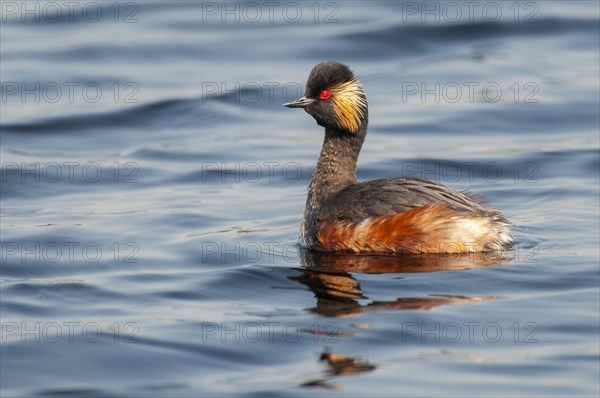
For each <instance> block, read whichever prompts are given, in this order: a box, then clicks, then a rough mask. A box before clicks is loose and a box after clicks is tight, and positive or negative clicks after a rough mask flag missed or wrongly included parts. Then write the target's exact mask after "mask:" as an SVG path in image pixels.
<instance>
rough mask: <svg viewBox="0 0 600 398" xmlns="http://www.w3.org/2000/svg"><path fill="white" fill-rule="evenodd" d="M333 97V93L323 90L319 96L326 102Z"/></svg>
mask: <svg viewBox="0 0 600 398" xmlns="http://www.w3.org/2000/svg"><path fill="white" fill-rule="evenodd" d="M329 97H331V93H330V92H329V90H323V91H321V94H319V98H321V99H323V100H325V99H327V98H329Z"/></svg>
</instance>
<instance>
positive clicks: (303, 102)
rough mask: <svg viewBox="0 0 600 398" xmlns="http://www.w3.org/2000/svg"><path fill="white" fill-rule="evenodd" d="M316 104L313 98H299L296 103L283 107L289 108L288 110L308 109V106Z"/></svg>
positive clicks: (289, 103)
mask: <svg viewBox="0 0 600 398" xmlns="http://www.w3.org/2000/svg"><path fill="white" fill-rule="evenodd" d="M313 102H315V100H314V99H312V98H306V97H302V98H298V99H297V100H296V101H292V102H288V103H287V104H283V106H287V107H288V108H306V107H307V106H308V105H310V104H312V103H313Z"/></svg>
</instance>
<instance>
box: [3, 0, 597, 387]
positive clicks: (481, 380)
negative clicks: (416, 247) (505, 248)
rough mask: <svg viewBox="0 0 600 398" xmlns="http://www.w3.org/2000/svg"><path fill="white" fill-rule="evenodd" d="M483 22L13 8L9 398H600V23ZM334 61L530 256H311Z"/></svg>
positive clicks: (243, 11) (373, 146) (375, 133)
mask: <svg viewBox="0 0 600 398" xmlns="http://www.w3.org/2000/svg"><path fill="white" fill-rule="evenodd" d="M466 3H467V2H453V4H452V5H450V6H448V3H444V2H442V3H437V2H398V1H391V2H366V1H352V2H306V3H304V2H295V3H288V2H280V3H277V4H275V5H269V4H267V3H261V2H256V3H243V2H242V3H220V2H217V3H208V2H205V3H199V2H198V3H194V2H173V3H168V4H167V3H159V2H121V3H113V2H93V3H85V2H79V3H77V4H76V5H67V4H66V3H63V2H49V3H46V2H30V3H29V7H30V8H28V10H34V11H31V12H30V11H27V12H26V10H24V9H23V8H22V7H24V6H23V5H22V3H21V2H3V3H2V10H1V11H2V24H1V25H0V27H1V39H0V40H1V45H2V46H1V49H0V54H1V57H2V63H1V80H2V102H1V107H2V109H1V144H2V145H1V146H2V147H1V156H2V159H1V161H2V185H1V187H2V200H1V205H2V206H1V216H2V221H1V222H2V224H1V225H2V230H1V232H2V267H1V279H0V292H1V306H0V309H1V318H2V319H1V321H2V325H1V326H2V329H1V333H2V334H1V339H2V340H1V345H0V348H1V351H0V353H1V355H0V359H1V372H0V380H1V391H2V396H3V397H8V396H54V395H60V396H62V395H72V396H78V397H81V396H261V397H262V396H367V395H376V396H415V395H417V396H424V395H425V396H490V395H491V396H553V395H558V396H598V394H599V393H600V388H599V379H598V374H599V372H600V369H599V354H600V350H599V340H598V339H599V337H598V336H599V306H600V304H599V299H600V297H599V278H598V277H599V249H598V241H599V221H598V220H599V216H600V215H599V205H598V203H599V202H598V200H599V197H598V196H599V179H598V175H599V167H600V165H599V106H600V101H599V77H598V76H599V30H600V29H599V20H600V17H599V9H598V3H597V2H595V1H572V2H566V1H564V2H558V1H548V2H546V1H543V2H542V1H534V2H520V3H515V2H471V3H469V4H471V5H467V4H466ZM57 5H58V7H60V10H61V12H60V14H61V15H57V11H58V10H59V8H57ZM271 7H272V8H271ZM470 7H471V8H470ZM428 10H429V11H428ZM330 59H335V60H340V61H342V62H345V63H347V64H349V65H350V66H351V67H352V68H353V69H354V70H355V72H356V73H357V75H358V76H359V77H360V79H361V82H362V83H363V86H364V89H365V92H366V94H367V96H368V99H369V106H370V108H369V112H370V129H369V135H368V137H367V140H366V143H365V145H364V147H363V151H362V153H361V157H360V161H359V171H358V177H359V179H361V180H366V179H373V178H382V177H388V176H395V175H402V174H403V175H409V176H416V177H423V178H428V179H433V180H436V181H439V182H442V183H444V184H447V185H450V186H451V187H453V188H456V189H468V190H470V191H471V192H474V193H477V194H479V195H481V196H483V197H484V198H485V199H486V200H487V201H488V202H489V203H491V204H493V206H495V207H498V208H500V209H502V210H503V212H504V213H505V215H506V216H507V218H509V219H510V220H511V221H512V222H513V223H514V224H515V225H516V226H515V227H514V236H515V238H516V239H517V241H518V244H517V246H516V247H515V250H514V251H511V252H508V253H504V254H494V255H487V256H481V255H477V256H475V255H473V256H466V257H464V256H460V257H457V256H441V255H434V256H416V257H409V256H401V257H386V256H347V255H346V256H341V255H340V256H334V255H323V254H322V255H317V254H315V253H310V252H305V251H302V250H300V249H299V247H298V245H297V238H298V231H299V221H300V216H301V214H302V212H303V208H304V201H305V197H306V187H307V185H308V183H309V181H310V177H311V170H312V166H313V164H314V162H315V160H316V158H317V155H318V153H319V149H320V145H321V142H322V131H321V128H320V127H318V126H316V125H315V123H314V121H313V120H312V119H311V118H310V117H309V116H308V115H306V114H305V113H304V112H301V111H298V110H290V109H286V108H283V107H282V106H281V104H282V103H283V102H286V101H289V100H292V99H295V98H297V97H299V96H300V95H301V92H300V91H301V90H302V89H303V87H304V84H305V79H306V77H307V75H308V72H309V71H310V69H311V68H312V66H313V65H314V64H316V63H317V62H321V61H324V60H330Z"/></svg>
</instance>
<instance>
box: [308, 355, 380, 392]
mask: <svg viewBox="0 0 600 398" xmlns="http://www.w3.org/2000/svg"><path fill="white" fill-rule="evenodd" d="M320 361H322V362H325V363H326V364H327V370H326V371H325V377H324V378H320V379H316V380H310V381H307V382H305V383H302V384H301V387H322V388H331V389H339V388H342V387H343V386H342V385H341V384H337V383H331V382H329V381H328V378H331V377H334V376H350V375H355V374H359V373H366V372H371V371H373V370H375V369H376V368H377V366H376V365H373V364H371V363H369V362H368V361H366V360H364V359H362V358H360V357H352V356H348V355H341V354H334V353H331V352H329V351H325V352H323V353H322V354H321V358H320Z"/></svg>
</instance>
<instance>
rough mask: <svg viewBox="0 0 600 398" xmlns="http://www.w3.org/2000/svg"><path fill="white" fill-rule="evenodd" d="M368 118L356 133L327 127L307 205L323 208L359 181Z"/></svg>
mask: <svg viewBox="0 0 600 398" xmlns="http://www.w3.org/2000/svg"><path fill="white" fill-rule="evenodd" d="M367 124H368V120H367V118H366V117H365V119H364V120H363V122H362V124H361V126H360V128H359V129H358V131H356V132H355V133H350V132H348V131H342V130H339V129H336V128H332V127H326V128H325V140H324V141H323V148H322V149H321V155H320V156H319V160H318V161H317V165H316V167H315V171H314V173H313V177H312V181H311V183H310V188H309V195H308V201H307V207H311V208H313V209H315V208H318V207H320V206H321V205H322V204H323V203H324V202H325V201H327V200H328V199H330V198H332V197H333V196H334V195H335V194H337V193H338V192H340V191H341V190H342V189H344V188H346V187H348V186H350V185H353V184H356V163H357V161H358V154H359V153H360V149H361V147H362V144H363V142H364V140H365V136H366V134H367Z"/></svg>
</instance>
